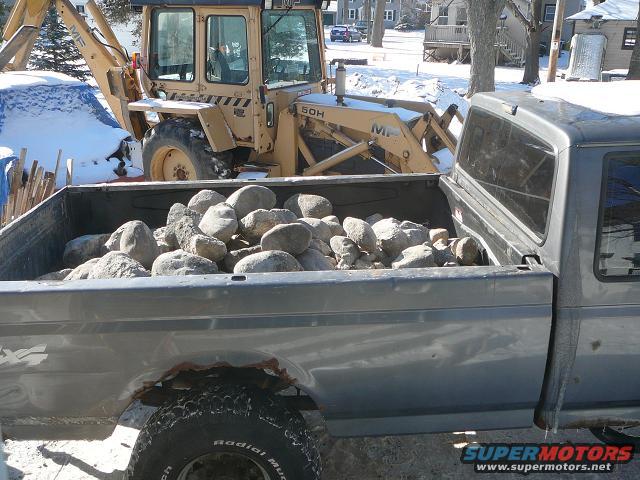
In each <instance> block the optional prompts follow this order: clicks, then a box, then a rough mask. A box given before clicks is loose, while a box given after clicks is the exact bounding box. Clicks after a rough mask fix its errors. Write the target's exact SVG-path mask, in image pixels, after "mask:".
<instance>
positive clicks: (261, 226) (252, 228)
mask: <svg viewBox="0 0 640 480" xmlns="http://www.w3.org/2000/svg"><path fill="white" fill-rule="evenodd" d="M290 219H291V217H290V216H289V215H288V214H287V213H286V211H283V210H265V209H258V210H254V211H253V212H251V213H249V214H248V215H246V216H244V217H243V218H242V219H241V220H240V233H242V236H243V237H244V238H245V239H246V240H247V241H249V243H251V244H255V243H257V242H259V241H260V239H261V238H262V235H264V234H265V233H267V232H268V231H269V230H271V229H272V228H273V227H275V226H276V225H282V224H287V223H290V221H289V220H290Z"/></svg>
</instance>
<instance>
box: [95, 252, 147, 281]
mask: <svg viewBox="0 0 640 480" xmlns="http://www.w3.org/2000/svg"><path fill="white" fill-rule="evenodd" d="M148 276H150V273H149V272H148V271H147V270H145V268H144V267H143V266H142V264H141V263H140V262H137V261H136V260H134V259H133V258H131V257H130V256H129V255H127V254H126V253H124V252H109V253H107V254H106V255H105V256H104V257H102V258H101V259H99V260H98V261H97V262H96V263H95V265H93V268H92V269H91V272H90V273H89V276H88V277H87V278H135V277H148Z"/></svg>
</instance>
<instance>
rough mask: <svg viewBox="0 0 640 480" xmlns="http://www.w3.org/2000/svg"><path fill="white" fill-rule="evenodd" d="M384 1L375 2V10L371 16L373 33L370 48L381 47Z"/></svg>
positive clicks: (377, 0)
mask: <svg viewBox="0 0 640 480" xmlns="http://www.w3.org/2000/svg"><path fill="white" fill-rule="evenodd" d="M386 5H387V3H386V0H376V10H375V12H374V14H373V32H372V33H371V46H372V47H378V48H381V47H382V37H383V36H384V9H385V7H386Z"/></svg>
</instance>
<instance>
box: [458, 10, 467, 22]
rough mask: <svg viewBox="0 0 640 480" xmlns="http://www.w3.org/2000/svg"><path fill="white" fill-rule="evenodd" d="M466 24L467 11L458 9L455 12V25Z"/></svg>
mask: <svg viewBox="0 0 640 480" xmlns="http://www.w3.org/2000/svg"><path fill="white" fill-rule="evenodd" d="M466 24H467V9H466V8H465V7H458V9H457V10H456V25H466Z"/></svg>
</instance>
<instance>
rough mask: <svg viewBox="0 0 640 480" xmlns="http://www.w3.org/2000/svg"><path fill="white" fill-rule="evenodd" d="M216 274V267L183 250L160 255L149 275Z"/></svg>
mask: <svg viewBox="0 0 640 480" xmlns="http://www.w3.org/2000/svg"><path fill="white" fill-rule="evenodd" d="M210 273H218V266H217V265H216V264H215V263H214V262H212V261H211V260H208V259H206V258H203V257H200V256H199V255H193V254H191V253H188V252H185V251H184V250H175V251H173V252H167V253H163V254H162V255H160V256H159V257H158V258H156V260H155V262H153V266H152V267H151V275H153V276H156V275H207V274H210Z"/></svg>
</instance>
